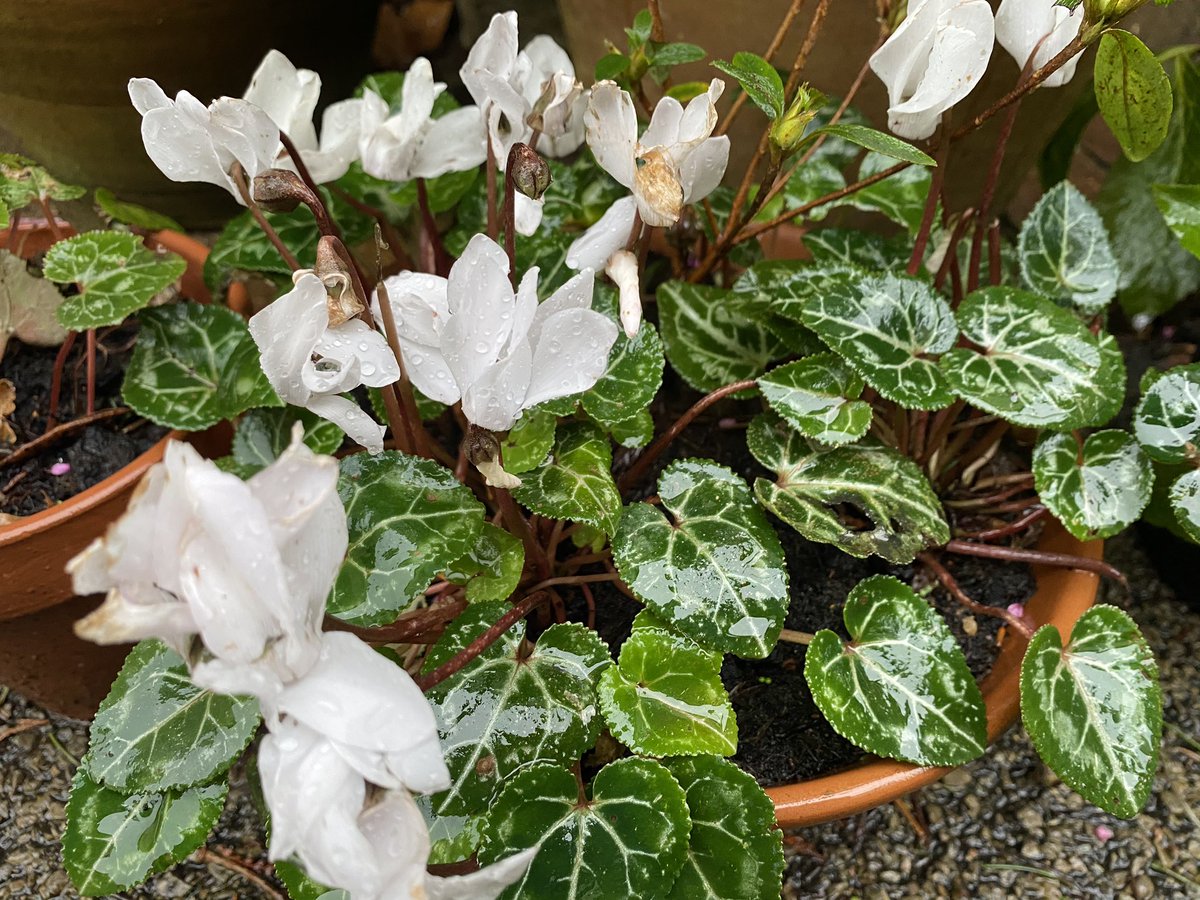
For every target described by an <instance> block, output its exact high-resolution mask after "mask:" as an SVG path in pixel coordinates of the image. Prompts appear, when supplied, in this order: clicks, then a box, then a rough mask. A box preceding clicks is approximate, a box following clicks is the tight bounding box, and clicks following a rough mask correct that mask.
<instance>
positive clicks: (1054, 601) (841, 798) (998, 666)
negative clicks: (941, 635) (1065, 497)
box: [766, 521, 1104, 828]
mask: <svg viewBox="0 0 1200 900" xmlns="http://www.w3.org/2000/svg"><path fill="white" fill-rule="evenodd" d="M1037 546H1038V549H1040V550H1046V551H1050V552H1056V553H1073V554H1075V555H1077V556H1083V557H1087V558H1088V559H1097V560H1098V559H1100V558H1102V556H1103V553H1104V542H1103V541H1089V542H1086V543H1085V542H1082V541H1079V540H1076V539H1075V538H1074V537H1072V536H1071V535H1070V534H1068V533H1067V531H1066V529H1064V528H1063V527H1062V525H1060V524H1059V523H1058V522H1055V521H1051V522H1049V523H1048V524H1047V526H1046V530H1045V532H1044V533H1043V535H1042V538H1041V540H1039V541H1038V544H1037ZM1034 575H1035V577H1036V578H1037V589H1036V591H1035V592H1034V595H1033V596H1032V597H1031V598H1030V600H1029V602H1028V603H1027V604H1026V605H1025V611H1026V614H1027V615H1028V616H1029V617H1030V618H1031V619H1033V621H1034V623H1035V624H1036V625H1037V626H1038V627H1040V626H1042V625H1055V626H1057V628H1058V629H1059V631H1060V632H1062V633H1063V634H1069V633H1070V630H1071V628H1072V626H1074V624H1075V621H1076V620H1077V619H1078V618H1079V617H1080V616H1081V615H1083V613H1084V612H1085V611H1086V610H1087V609H1088V608H1089V607H1090V606H1091V605H1092V604H1093V603H1094V602H1095V599H1096V590H1097V588H1098V586H1099V582H1100V579H1099V576H1097V575H1096V574H1094V573H1092V572H1082V571H1079V570H1077V569H1062V568H1054V567H1049V566H1034ZM1027 643H1028V642H1027V641H1026V640H1025V639H1024V638H1023V637H1022V636H1021V635H1018V634H1008V635H1007V636H1006V640H1005V641H1004V645H1003V646H1002V647H1001V649H1000V653H999V654H998V655H997V657H996V662H995V664H994V665H993V666H992V670H991V671H990V672H989V673H988V674H987V676H986V677H985V678H984V679H983V680H982V681H981V682H980V683H979V687H980V690H981V691H982V693H983V700H984V704H985V706H986V707H987V735H988V746H989V747H990V746H991V744H992V743H993V742H994V741H995V740H996V739H997V738H999V737H1000V735H1002V734H1003V733H1004V732H1005V731H1007V730H1008V729H1009V727H1011V726H1012V725H1013V723H1014V722H1016V720H1017V718H1018V717H1019V715H1020V676H1021V659H1022V657H1023V656H1024V654H1025V647H1026V646H1027ZM956 768H958V767H957V766H917V765H913V764H912V763H905V762H898V761H896V760H891V759H871V760H868V761H866V762H862V763H859V764H858V765H855V766H852V767H850V768H849V769H843V770H841V771H839V772H832V773H830V774H828V775H822V776H820V777H818V778H811V779H808V780H806V781H799V782H794V783H792V784H783V785H778V786H777V787H772V788H767V791H766V792H767V796H768V797H770V798H771V801H772V803H774V804H775V818H776V821H777V822H778V823H779V827H781V828H798V827H801V826H808V825H820V824H821V823H823V822H832V821H834V820H836V819H843V818H846V817H848V816H852V815H856V814H857V813H860V812H865V811H866V810H868V809H872V808H874V807H876V806H882V805H883V804H885V803H891V802H892V801H893V800H898V799H899V798H901V797H903V796H904V795H906V794H909V793H911V792H913V791H915V790H917V789H918V788H922V787H925V786H926V785H930V784H933V783H934V782H935V781H938V780H940V779H941V778H943V777H944V776H946V775H948V774H949V773H950V772H952V771H954V769H956Z"/></svg>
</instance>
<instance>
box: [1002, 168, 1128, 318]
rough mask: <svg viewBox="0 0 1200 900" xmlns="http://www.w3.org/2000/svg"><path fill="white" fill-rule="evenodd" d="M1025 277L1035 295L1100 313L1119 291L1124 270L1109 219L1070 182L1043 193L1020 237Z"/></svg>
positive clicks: (1024, 279) (1019, 250)
mask: <svg viewBox="0 0 1200 900" xmlns="http://www.w3.org/2000/svg"><path fill="white" fill-rule="evenodd" d="M1017 252H1018V256H1019V258H1020V261H1021V279H1022V280H1023V281H1024V282H1025V285H1026V286H1027V287H1028V288H1029V289H1030V290H1031V291H1033V292H1034V293H1036V294H1040V295H1041V296H1043V297H1049V298H1050V299H1051V300H1057V301H1059V302H1061V303H1065V304H1071V305H1074V306H1077V307H1078V308H1079V309H1082V310H1085V311H1087V312H1092V313H1095V312H1100V311H1101V310H1103V309H1104V307H1106V306H1107V305H1108V302H1109V301H1110V300H1112V298H1113V297H1115V296H1116V294H1117V280H1118V278H1119V276H1120V271H1119V270H1118V268H1117V260H1116V258H1115V257H1114V256H1113V252H1112V247H1111V246H1109V243H1108V232H1107V231H1106V230H1105V228H1104V220H1103V219H1101V218H1100V214H1099V213H1098V212H1096V210H1095V209H1093V208H1092V206H1091V204H1089V203H1088V202H1087V200H1085V199H1084V197H1083V194H1081V193H1079V191H1078V190H1077V189H1076V188H1075V186H1074V185H1073V184H1071V183H1070V182H1069V181H1063V182H1059V183H1058V184H1057V185H1055V186H1054V187H1052V188H1051V189H1050V190H1048V191H1047V192H1046V193H1045V194H1043V195H1042V199H1041V200H1039V201H1038V202H1037V205H1036V206H1035V207H1034V208H1033V211H1032V212H1031V213H1030V214H1029V218H1027V219H1026V220H1025V224H1024V225H1023V226H1021V234H1020V237H1019V238H1018V241H1017Z"/></svg>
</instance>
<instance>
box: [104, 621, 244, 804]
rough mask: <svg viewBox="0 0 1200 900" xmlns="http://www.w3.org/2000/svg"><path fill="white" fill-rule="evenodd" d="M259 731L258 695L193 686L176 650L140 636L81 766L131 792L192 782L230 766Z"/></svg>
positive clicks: (200, 780) (109, 694) (112, 692)
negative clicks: (256, 696)
mask: <svg viewBox="0 0 1200 900" xmlns="http://www.w3.org/2000/svg"><path fill="white" fill-rule="evenodd" d="M257 728H258V702H257V701H256V700H254V699H252V698H238V697H230V696H226V695H223V694H214V693H212V692H211V691H206V690H202V689H201V688H198V687H196V686H195V685H194V684H192V680H191V678H190V677H189V675H188V670H187V666H185V665H184V662H183V660H182V659H180V657H179V655H178V654H177V653H175V651H174V650H171V649H170V648H168V647H167V646H166V645H165V644H163V643H161V642H159V641H153V640H151V641H142V642H141V643H140V644H138V645H137V646H136V647H134V648H133V650H131V651H130V653H129V656H128V658H127V659H126V660H125V665H124V666H123V667H122V668H121V673H120V674H119V675H118V676H117V679H116V681H114V682H113V686H112V690H110V691H109V693H108V696H107V697H106V698H105V699H104V702H103V703H101V704H100V709H99V710H98V711H97V712H96V718H95V719H94V720H93V721H92V730H91V741H90V743H89V745H88V752H87V756H85V757H84V764H85V767H86V768H87V772H88V776H89V777H90V778H91V779H92V780H93V781H96V782H98V783H100V784H103V785H104V786H105V787H109V788H113V789H115V790H118V791H124V792H126V793H128V792H132V791H161V790H164V789H165V788H178V787H188V786H190V785H193V784H199V783H201V782H205V781H209V780H211V779H212V778H213V777H214V776H216V775H218V774H219V773H221V772H223V771H225V770H226V769H227V768H229V766H230V764H231V763H232V762H233V761H234V759H236V758H237V756H238V754H239V753H241V752H242V750H244V749H245V748H246V745H247V744H248V743H250V738H251V737H253V736H254V732H255V730H256V729H257ZM184 748H186V752H182V751H183V749H184Z"/></svg>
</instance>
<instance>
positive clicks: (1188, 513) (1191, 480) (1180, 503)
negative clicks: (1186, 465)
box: [1167, 469, 1200, 544]
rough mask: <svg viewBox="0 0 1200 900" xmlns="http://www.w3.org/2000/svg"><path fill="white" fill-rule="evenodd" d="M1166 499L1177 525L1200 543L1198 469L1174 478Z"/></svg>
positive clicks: (1199, 480) (1199, 484)
mask: <svg viewBox="0 0 1200 900" xmlns="http://www.w3.org/2000/svg"><path fill="white" fill-rule="evenodd" d="M1167 499H1168V501H1169V502H1170V504H1171V511H1172V512H1173V513H1175V521H1176V522H1178V523H1179V527H1180V528H1182V529H1183V531H1184V533H1185V534H1186V535H1187V536H1188V537H1190V538H1191V539H1192V540H1193V541H1195V542H1196V543H1197V544H1200V469H1193V470H1192V471H1190V472H1184V473H1183V474H1182V475H1180V476H1179V477H1178V478H1176V479H1175V483H1174V484H1172V485H1171V489H1170V491H1169V492H1168V494H1167Z"/></svg>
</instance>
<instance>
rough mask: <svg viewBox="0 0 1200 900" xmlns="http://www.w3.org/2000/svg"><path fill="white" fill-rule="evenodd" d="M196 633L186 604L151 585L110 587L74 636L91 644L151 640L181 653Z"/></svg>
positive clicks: (194, 621)
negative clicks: (105, 595)
mask: <svg viewBox="0 0 1200 900" xmlns="http://www.w3.org/2000/svg"><path fill="white" fill-rule="evenodd" d="M98 540H99V538H97V541H98ZM94 546H95V543H93V547H94ZM91 550H92V547H89V548H88V549H87V550H85V551H84V553H88V552H89V551H91ZM81 555H82V554H81ZM75 558H76V559H79V557H78V556H77V557H75ZM76 590H77V591H78V590H79V588H76ZM80 593H83V591H80ZM196 630H197V626H196V620H195V619H194V618H192V612H191V610H190V609H189V608H188V605H187V604H186V603H183V602H181V601H179V600H176V599H175V598H174V597H172V596H171V595H170V594H168V593H166V592H165V591H162V590H160V589H158V588H156V587H154V586H153V585H150V584H135V585H130V586H127V587H120V588H113V589H112V590H110V591H109V592H108V596H107V597H105V598H104V602H103V603H101V604H100V605H99V606H98V607H96V609H94V610H92V612H90V613H89V614H88V615H86V616H84V617H83V618H82V619H80V620H79V621H78V622H76V623H75V634H76V635H78V636H79V637H80V638H82V639H83V640H85V641H91V642H92V643H94V644H130V643H135V642H137V641H141V640H145V639H146V638H151V637H154V638H159V639H160V640H163V641H165V642H166V643H167V644H169V645H170V646H171V647H173V648H175V649H176V650H182V649H183V647H184V645H185V644H186V643H187V640H188V639H189V638H190V637H191V636H192V635H194V634H195V633H196Z"/></svg>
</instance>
